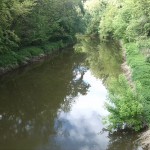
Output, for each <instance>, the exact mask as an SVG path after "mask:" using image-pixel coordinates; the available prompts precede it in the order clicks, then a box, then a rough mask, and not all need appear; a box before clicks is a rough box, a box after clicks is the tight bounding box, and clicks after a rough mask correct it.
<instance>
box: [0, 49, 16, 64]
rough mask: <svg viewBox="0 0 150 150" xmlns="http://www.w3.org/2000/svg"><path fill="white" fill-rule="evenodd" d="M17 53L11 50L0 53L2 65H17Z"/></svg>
mask: <svg viewBox="0 0 150 150" xmlns="http://www.w3.org/2000/svg"><path fill="white" fill-rule="evenodd" d="M16 56H17V54H16V53H15V52H9V53H7V54H5V55H0V67H7V66H8V67H9V66H12V65H17V64H18V62H17V58H16Z"/></svg>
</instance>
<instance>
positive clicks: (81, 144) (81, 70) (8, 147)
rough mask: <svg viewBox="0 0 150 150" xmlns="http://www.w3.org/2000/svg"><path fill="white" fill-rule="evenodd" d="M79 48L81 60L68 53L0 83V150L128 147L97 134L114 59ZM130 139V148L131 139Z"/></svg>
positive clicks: (94, 45) (99, 48) (101, 48)
mask: <svg viewBox="0 0 150 150" xmlns="http://www.w3.org/2000/svg"><path fill="white" fill-rule="evenodd" d="M110 45H111V44H110ZM78 46H79V45H78ZM81 46H82V48H83V49H85V50H86V51H87V52H86V53H85V54H81V53H80V54H77V53H74V52H73V51H72V50H69V51H68V52H66V53H64V54H62V55H60V56H59V57H57V58H55V59H53V60H50V61H49V60H45V61H43V62H39V63H37V64H33V65H31V66H28V67H26V68H23V69H19V70H18V71H15V72H12V73H9V74H8V75H6V76H3V77H1V78H0V150H113V149H116V150H120V148H121V150H126V149H127V148H128V147H129V144H124V143H125V142H126V143H128V142H127V140H125V138H124V136H121V135H119V136H112V135H110V134H109V132H108V131H104V132H101V131H103V128H104V127H105V126H104V125H103V123H102V117H103V116H106V115H107V114H108V112H107V111H106V110H105V108H104V103H105V100H106V97H107V89H106V85H105V83H106V81H107V80H108V78H109V77H110V76H117V75H118V74H119V72H120V64H118V62H119V63H120V62H121V59H120V58H118V55H119V53H118V52H117V53H115V51H111V52H110V51H109V50H108V49H107V48H106V47H105V46H101V45H99V44H98V43H96V42H92V41H91V42H89V41H87V42H86V41H82V42H81V43H80V48H81ZM104 47H105V48H104ZM115 48H116V47H115ZM91 49H95V51H93V52H92V51H90V50H91ZM100 51H101V52H100ZM106 56H108V57H106ZM113 56H114V57H113ZM117 59H118V60H117ZM108 62H109V63H108ZM104 85H105V86H104ZM100 133H101V134H100ZM119 137H121V138H119ZM130 137H131V138H130V139H131V140H130V141H131V144H130V146H131V147H133V141H134V139H135V138H136V135H134V136H133V138H132V136H130ZM127 139H128V138H127ZM125 145H126V146H125ZM129 150H130V149H129ZM131 150H132V149H131Z"/></svg>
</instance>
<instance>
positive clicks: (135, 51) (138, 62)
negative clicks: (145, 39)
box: [125, 43, 150, 123]
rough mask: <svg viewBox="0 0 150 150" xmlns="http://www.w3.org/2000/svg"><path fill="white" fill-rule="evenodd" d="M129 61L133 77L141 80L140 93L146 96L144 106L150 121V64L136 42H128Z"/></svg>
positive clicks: (134, 79) (135, 79) (135, 80)
mask: <svg viewBox="0 0 150 150" xmlns="http://www.w3.org/2000/svg"><path fill="white" fill-rule="evenodd" d="M125 47H126V50H127V62H128V64H129V65H130V66H131V69H132V79H133V81H134V82H137V81H138V82H140V84H141V86H142V89H141V91H139V92H140V94H141V95H142V96H143V97H144V100H143V106H144V112H145V116H146V119H147V122H148V123H150V115H149V114H150V109H149V108H150V92H149V89H150V64H149V62H147V61H145V56H144V55H143V54H142V53H141V52H140V50H139V48H138V46H137V45H136V43H128V44H126V46H125Z"/></svg>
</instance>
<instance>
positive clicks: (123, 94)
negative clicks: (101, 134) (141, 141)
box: [106, 75, 144, 130]
mask: <svg viewBox="0 0 150 150" xmlns="http://www.w3.org/2000/svg"><path fill="white" fill-rule="evenodd" d="M108 100H109V103H107V104H106V107H107V109H108V111H109V112H110V115H109V117H108V119H109V121H110V123H111V125H112V126H111V128H117V127H118V126H120V127H122V126H123V125H124V124H126V126H128V127H130V128H133V129H134V130H139V129H140V128H141V127H142V124H143V122H144V118H143V111H144V109H143V105H142V101H143V100H142V96H140V95H139V94H138V93H137V92H136V91H134V90H133V89H132V88H131V87H130V86H129V84H128V82H127V80H126V79H125V77H124V76H123V75H120V76H119V79H118V80H116V79H112V82H111V83H110V85H109V97H108Z"/></svg>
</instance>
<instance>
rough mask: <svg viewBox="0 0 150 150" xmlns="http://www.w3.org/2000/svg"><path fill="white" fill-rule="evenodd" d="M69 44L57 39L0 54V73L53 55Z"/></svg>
mask: <svg viewBox="0 0 150 150" xmlns="http://www.w3.org/2000/svg"><path fill="white" fill-rule="evenodd" d="M70 45H72V43H63V42H62V41H58V42H53V43H52V42H51V43H46V44H44V45H41V46H38V47H36V46H30V47H25V48H23V49H20V50H19V51H10V52H8V53H6V54H4V55H0V75H3V74H5V73H7V72H9V71H12V70H14V69H17V68H19V67H22V66H26V65H28V64H31V63H33V62H37V61H39V60H41V59H42V58H46V57H54V56H56V55H57V54H58V53H60V52H61V51H62V50H63V49H64V48H66V47H68V46H70Z"/></svg>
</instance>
